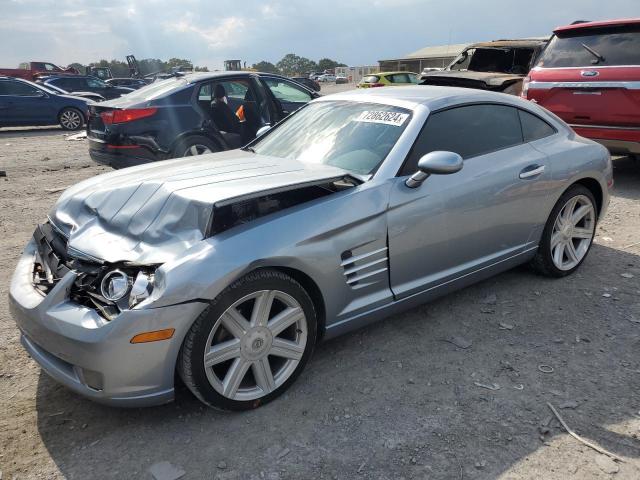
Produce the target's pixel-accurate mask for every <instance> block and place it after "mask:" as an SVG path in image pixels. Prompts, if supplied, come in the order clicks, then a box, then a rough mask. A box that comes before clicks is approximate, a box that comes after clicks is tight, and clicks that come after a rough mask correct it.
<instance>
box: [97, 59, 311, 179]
mask: <svg viewBox="0 0 640 480" xmlns="http://www.w3.org/2000/svg"><path fill="white" fill-rule="evenodd" d="M216 92H219V94H220V98H218V99H216ZM318 96H319V95H318V94H317V93H316V92H314V91H313V90H311V89H309V88H306V87H305V86H303V85H301V84H299V83H296V82H294V81H292V80H289V79H288V78H285V77H281V76H279V75H274V74H266V73H253V72H213V73H208V72H207V73H204V72H203V73H193V74H189V75H184V76H177V77H174V78H170V79H167V80H164V81H161V82H156V83H153V84H151V85H149V86H147V87H143V88H141V89H139V90H136V91H134V92H132V93H130V94H129V95H126V96H125V97H122V98H118V99H116V100H112V101H108V102H102V103H100V104H96V105H92V106H91V108H90V109H89V121H88V123H87V137H88V139H89V154H90V156H91V158H92V159H93V160H94V161H95V162H97V163H100V164H104V165H110V166H111V167H113V168H124V167H130V166H132V165H140V164H143V163H149V162H155V161H157V160H166V159H168V158H176V157H188V156H193V155H202V154H204V153H211V152H220V151H223V150H231V149H234V148H239V147H241V146H242V145H245V144H247V143H248V142H250V141H251V140H253V139H254V138H255V137H256V135H257V134H258V131H259V130H260V129H261V128H263V127H267V126H270V125H274V124H275V123H277V122H279V121H280V120H282V119H283V118H284V117H286V116H287V115H289V114H290V113H291V112H294V111H295V110H297V109H298V108H300V107H301V106H303V105H305V104H306V103H307V102H309V101H310V100H312V99H314V98H316V97H318Z"/></svg>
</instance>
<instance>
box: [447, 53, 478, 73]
mask: <svg viewBox="0 0 640 480" xmlns="http://www.w3.org/2000/svg"><path fill="white" fill-rule="evenodd" d="M475 51H476V49H475V48H470V49H469V50H465V51H464V52H462V53H461V54H460V55H459V56H458V58H456V63H454V64H453V65H451V70H467V69H468V68H469V64H470V63H471V57H473V54H474V53H475Z"/></svg>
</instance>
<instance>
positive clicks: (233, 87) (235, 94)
mask: <svg viewBox="0 0 640 480" xmlns="http://www.w3.org/2000/svg"><path fill="white" fill-rule="evenodd" d="M220 83H221V84H222V86H223V87H224V89H225V91H226V92H227V97H229V98H236V99H238V100H244V98H245V95H246V94H247V91H248V90H249V85H247V82H235V81H231V82H220Z"/></svg>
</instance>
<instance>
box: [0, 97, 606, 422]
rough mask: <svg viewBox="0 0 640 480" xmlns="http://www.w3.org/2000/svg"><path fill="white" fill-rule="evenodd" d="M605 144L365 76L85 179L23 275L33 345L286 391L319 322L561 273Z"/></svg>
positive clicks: (76, 358) (529, 107)
mask: <svg viewBox="0 0 640 480" xmlns="http://www.w3.org/2000/svg"><path fill="white" fill-rule="evenodd" d="M612 183H613V180H612V168H611V162H610V158H609V155H608V153H607V151H606V150H605V149H604V148H603V147H602V146H600V145H598V144H596V143H594V142H592V141H590V140H586V139H584V138H581V137H579V136H577V135H576V134H575V133H574V132H573V131H572V130H571V129H570V128H569V127H568V126H567V125H566V124H565V123H563V122H562V121H561V120H560V119H558V118H557V117H556V116H554V115H553V114H551V113H549V112H548V111H547V110H544V109H543V108H540V107H538V106H537V105H535V104H533V103H530V102H526V101H524V100H521V99H518V98H515V97H513V96H508V95H503V94H497V93H491V92H486V91H479V90H470V89H455V88H446V87H426V86H420V87H418V86H416V87H399V88H388V89H387V88H381V89H369V90H363V91H357V92H356V91H354V92H346V93H342V94H338V95H333V96H327V97H323V98H320V99H318V100H315V101H313V102H311V103H309V104H308V105H307V106H306V107H304V108H302V109H300V110H299V111H298V112H296V113H295V114H294V115H291V116H290V117H289V118H288V119H287V120H285V121H283V122H282V123H280V124H278V125H276V126H275V127H273V128H271V129H270V130H269V131H267V132H266V133H263V135H262V136H260V137H258V139H257V140H255V141H254V142H253V143H251V144H249V145H248V146H247V147H245V148H244V149H242V150H236V151H229V152H224V153H219V154H213V155H204V156H200V157H197V158H188V159H179V160H173V161H165V162H159V163H154V164H150V165H144V166H141V167H135V168H129V169H124V170H121V171H117V172H112V173H108V174H105V175H100V176H98V177H95V178H91V179H89V180H86V181H84V182H81V183H79V184H77V185H75V186H74V187H72V188H70V189H68V190H67V191H66V192H64V194H63V195H62V196H61V197H60V199H59V200H58V202H57V203H56V205H55V206H54V207H53V209H52V210H51V212H50V214H49V218H48V220H47V221H46V222H45V223H43V224H41V225H39V226H38V227H37V228H36V230H35V233H34V235H33V238H32V239H31V241H30V242H29V243H28V244H27V246H26V248H25V250H24V254H23V255H22V257H21V259H20V261H19V263H18V266H17V269H16V272H15V275H14V277H13V281H12V284H11V294H10V297H11V305H12V311H13V315H14V317H15V320H16V322H17V324H18V327H19V328H20V330H21V333H22V343H23V344H24V347H25V348H26V349H27V351H28V352H29V354H30V355H31V356H32V357H33V358H34V359H35V360H36V361H37V362H38V363H39V364H40V365H41V366H42V368H43V369H44V370H45V371H46V372H47V373H49V374H50V375H51V376H52V377H54V378H55V379H56V380H58V381H59V382H61V383H63V384H64V385H66V386H67V387H69V388H70V389H72V390H74V391H76V392H78V393H80V394H82V395H85V396H87V397H89V398H91V399H94V400H97V401H101V402H105V403H109V404H115V405H125V406H133V405H150V404H158V403H163V402H167V401H170V400H171V399H172V398H173V395H174V378H175V373H176V371H177V372H178V374H179V375H180V377H181V378H182V380H183V381H184V383H185V384H186V385H187V387H188V388H189V389H190V390H191V391H192V392H193V393H194V395H196V396H197V397H198V398H199V399H200V400H202V401H203V402H205V403H206V404H208V405H211V406H214V407H218V408H223V409H238V410H239V409H248V408H255V407H257V406H259V405H261V404H263V403H265V402H268V401H269V400H271V399H273V398H275V397H276V396H278V395H279V394H281V393H282V392H283V391H284V390H285V389H286V388H287V387H289V386H290V385H291V383H292V382H293V381H294V380H295V378H296V377H297V376H298V375H299V374H300V372H301V371H302V369H303V368H304V366H305V364H306V363H307V362H308V361H309V357H310V356H311V353H312V351H313V348H314V346H315V345H316V343H318V342H319V341H320V339H322V338H329V337H333V336H335V335H339V334H342V333H344V332H347V331H349V330H352V329H354V328H357V327H360V326H363V325H366V324H369V323H371V322H373V321H376V320H378V319H381V318H383V317H387V316H389V315H392V314H394V313H396V312H399V311H400V310H403V309H406V308H410V307H412V306H415V305H417V304H420V303H422V302H425V301H428V300H430V299H432V298H434V297H437V296H439V295H442V294H445V293H446V292H449V291H452V290H454V289H457V288H461V287H464V286H465V285H469V284H470V283H473V282H476V281H478V280H481V279H484V278H487V277H489V276H491V275H495V274H496V273H498V272H501V271H504V270H507V269H510V268H512V267H514V266H516V265H519V264H522V263H526V262H529V263H530V264H531V265H532V266H533V268H534V269H535V270H537V271H538V272H540V273H542V274H545V275H549V276H553V277H563V276H565V275H568V274H570V273H572V272H573V271H574V270H575V269H576V268H578V266H579V265H580V263H581V262H582V261H583V260H584V259H585V257H586V255H587V253H588V251H589V248H590V246H591V242H592V239H593V235H594V232H595V228H596V224H597V222H598V219H599V218H600V217H602V215H603V214H604V212H605V209H606V207H607V204H608V202H609V188H610V187H611V186H612Z"/></svg>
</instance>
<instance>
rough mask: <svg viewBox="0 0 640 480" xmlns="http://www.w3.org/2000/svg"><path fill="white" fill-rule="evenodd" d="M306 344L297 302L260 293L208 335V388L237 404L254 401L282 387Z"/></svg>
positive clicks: (235, 307) (229, 312)
mask: <svg viewBox="0 0 640 480" xmlns="http://www.w3.org/2000/svg"><path fill="white" fill-rule="evenodd" d="M306 344H307V322H306V319H305V315H304V311H303V310H302V307H301V306H300V304H299V303H298V301H297V300H296V299H295V298H293V297H291V296H290V295H287V294H286V293H284V292H281V291H279V290H261V291H259V292H256V293H252V294H249V295H247V296H245V297H243V298H241V299H240V300H238V301H237V302H235V303H234V304H233V305H231V306H230V307H229V308H228V309H227V310H226V311H225V312H224V313H223V314H222V315H221V316H220V317H219V318H218V321H217V322H216V324H215V326H214V328H213V329H212V330H211V333H210V334H209V338H208V339H207V345H208V346H209V347H208V349H207V350H205V353H204V357H203V361H204V367H205V369H206V372H207V378H208V380H209V383H211V385H212V386H213V388H215V389H216V391H217V392H218V393H220V394H221V395H223V396H225V397H226V398H230V399H232V400H255V399H257V398H260V397H264V396H265V395H268V394H269V393H271V392H273V391H274V390H275V389H277V388H278V387H280V386H281V385H282V384H283V383H284V382H285V381H286V380H287V379H288V378H289V377H290V376H291V374H292V373H293V372H294V371H295V369H296V367H297V366H298V364H299V363H300V360H301V359H302V355H303V354H304V350H305V347H306Z"/></svg>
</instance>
